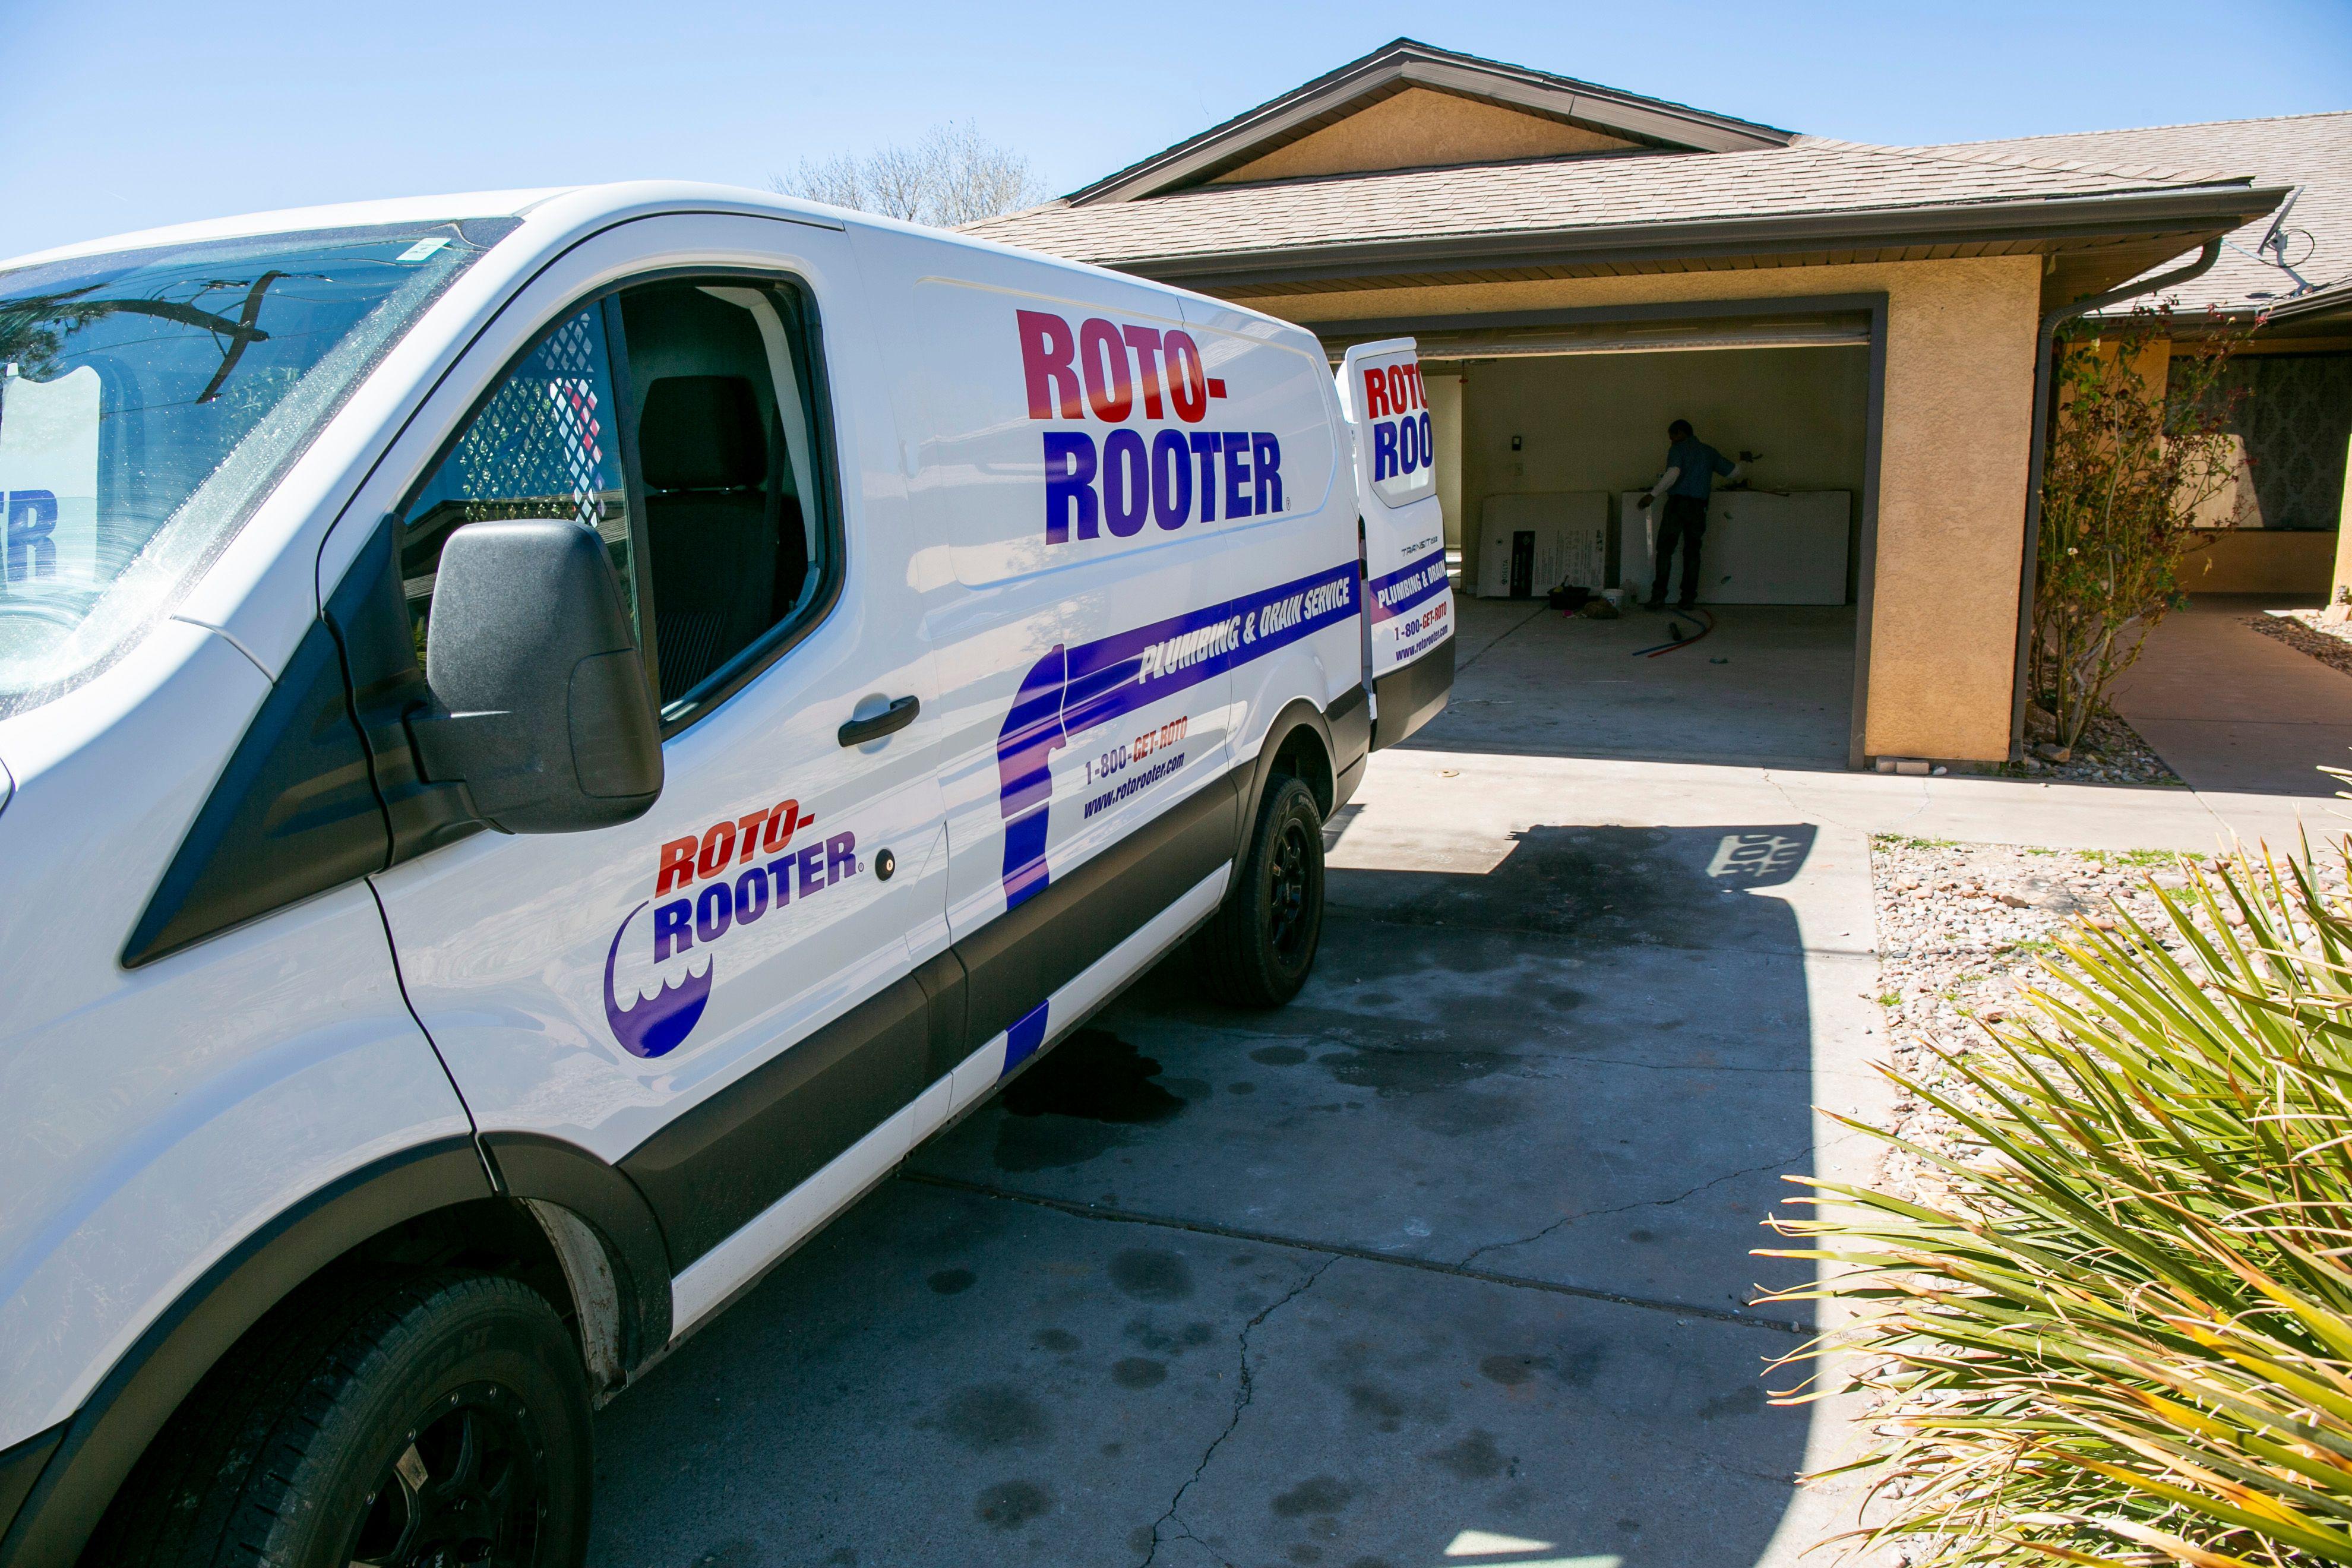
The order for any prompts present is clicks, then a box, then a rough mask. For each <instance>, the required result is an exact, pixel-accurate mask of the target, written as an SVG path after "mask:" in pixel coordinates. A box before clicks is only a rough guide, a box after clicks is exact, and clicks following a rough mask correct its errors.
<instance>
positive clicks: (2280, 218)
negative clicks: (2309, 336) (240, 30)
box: [2230, 185, 2319, 300]
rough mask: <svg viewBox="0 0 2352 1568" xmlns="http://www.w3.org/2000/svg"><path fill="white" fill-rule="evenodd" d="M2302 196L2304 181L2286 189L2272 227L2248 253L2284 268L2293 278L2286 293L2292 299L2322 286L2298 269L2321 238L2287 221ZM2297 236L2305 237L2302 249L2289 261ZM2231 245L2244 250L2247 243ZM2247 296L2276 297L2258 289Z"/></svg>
mask: <svg viewBox="0 0 2352 1568" xmlns="http://www.w3.org/2000/svg"><path fill="white" fill-rule="evenodd" d="M2302 196H2303V187H2302V186H2301V185H2297V186H2295V187H2294V189H2293V190H2291V191H2289V192H2287V194H2286V200H2284V201H2283V202H2281V203H2280V204H2279V209H2278V211H2277V212H2275V213H2273V214H2272V215H2271V226H2270V227H2268V228H2266V229H2264V230H2263V237H2262V238H2260V239H2258V240H2256V241H2254V248H2253V250H2252V252H2249V253H2248V254H2251V255H2252V257H2253V258H2254V259H2255V260H2257V261H2260V262H2262V263H2263V264H2265V265H2266V266H2271V267H2275V268H2278V269H2279V270H2280V271H2281V272H2284V273H2285V274H2286V275H2287V276H2288V277H2290V278H2292V279H2294V289H2291V290H2290V291H2289V292H2288V293H2287V294H2286V296H2285V297H2286V298H2287V299H2290V300H2294V299H2297V298H2300V297H2301V296H2303V295H2305V294H2308V293H2310V292H2311V291H2312V290H2313V289H2316V288H2318V287H2319V285H2318V284H2316V283H2314V282H2312V281H2311V280H2310V279H2307V278H2305V276H2304V275H2303V274H2302V273H2300V272H2297V271H2296V270H2295V268H2297V267H2298V266H2300V265H2302V264H2303V263H2304V262H2306V261H2308V260H2310V259H2311V253H2312V252H2313V251H2314V250H2315V249H2317V248H2318V242H2317V241H2316V240H2315V239H2313V238H2312V237H2311V231H2310V230H2309V229H2307V228H2289V227H2288V226H2287V223H2286V220H2287V215H2288V214H2290V213H2292V212H2294V204H2295V203H2296V202H2297V201H2299V200H2301V199H2302ZM2298 237H2300V238H2301V240H2302V241H2303V249H2302V251H2301V253H2300V254H2298V255H2297V256H2296V257H2295V258H2294V260H2292V261H2290V260H2288V259H2287V251H2288V250H2289V249H2290V248H2292V247H2293V246H2294V242H2295V240H2296V239H2297V238H2298ZM2230 248H2231V249H2232V250H2237V251H2244V250H2245V247H2243V246H2242V245H2236V244H2232V245H2231V247H2230ZM2248 297H2249V298H2250V299H2255V300H2262V299H2270V298H2273V297H2274V296H2272V295H2268V294H2260V293H2258V294H2252V295H2250V296H2248Z"/></svg>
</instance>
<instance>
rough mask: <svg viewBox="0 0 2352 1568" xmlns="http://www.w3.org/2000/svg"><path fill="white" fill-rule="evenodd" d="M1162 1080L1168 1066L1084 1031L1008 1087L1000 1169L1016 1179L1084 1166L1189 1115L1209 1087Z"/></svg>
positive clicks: (999, 1131) (1000, 1127) (1103, 1034)
mask: <svg viewBox="0 0 2352 1568" xmlns="http://www.w3.org/2000/svg"><path fill="white" fill-rule="evenodd" d="M1180 1081H1181V1085H1182V1087H1184V1088H1185V1089H1187V1090H1189V1092H1188V1093H1179V1092H1177V1091H1176V1087H1175V1086H1171V1085H1170V1084H1167V1083H1163V1082H1161V1081H1160V1064H1159V1063H1158V1062H1157V1061H1155V1060H1153V1059H1152V1058H1150V1057H1147V1056H1145V1055H1143V1054H1142V1053H1141V1052H1139V1051H1138V1050H1137V1049H1136V1048H1135V1047H1133V1046H1131V1045H1129V1043H1128V1042H1127V1041H1125V1040H1122V1039H1120V1038H1119V1037H1118V1036H1117V1035H1114V1034H1112V1033H1111V1032H1110V1031H1109V1030H1108V1029H1095V1028H1087V1029H1080V1030H1079V1031H1078V1032H1077V1033H1076V1034H1075V1035H1072V1036H1071V1037H1069V1038H1068V1039H1066V1040H1065V1041H1063V1042H1062V1043H1061V1044H1060V1045H1058V1046H1056V1047H1054V1048H1053V1050H1051V1051H1050V1052H1048V1053H1047V1054H1046V1055H1045V1058H1044V1059H1043V1060H1041V1061H1039V1062H1038V1063H1037V1064H1036V1065H1035V1066H1034V1067H1032V1068H1029V1070H1028V1071H1026V1072H1024V1073H1023V1074H1022V1075H1021V1076H1020V1077H1019V1078H1016V1079H1013V1081H1012V1082H1011V1083H1010V1084H1008V1085H1006V1086H1005V1089H1004V1092H1003V1095H1001V1096H1000V1097H999V1098H998V1103H999V1104H1000V1105H1001V1106H1002V1107H1003V1110H1004V1111H1005V1112H1006V1114H1005V1115H1004V1116H1003V1117H1002V1118H1000V1119H999V1121H998V1122H997V1127H996V1149H995V1152H994V1160H995V1164H996V1168H997V1169H998V1170H1000V1171H1004V1172H1008V1173H1025V1172H1032V1171H1051V1170H1061V1169H1066V1168H1067V1167H1069V1166H1072V1165H1083V1164H1085V1163H1087V1162H1088V1161H1090V1160H1096V1159H1099V1158H1100V1157H1101V1156H1103V1155H1104V1154H1107V1153H1108V1152H1110V1151H1112V1150H1113V1149H1118V1148H1123V1147H1125V1146H1126V1145H1127V1144H1128V1142H1129V1141H1130V1134H1129V1132H1128V1131H1127V1130H1128V1129H1129V1128H1134V1127H1148V1126H1151V1125H1154V1124H1156V1123H1158V1122H1162V1121H1167V1120H1169V1119H1170V1118H1171V1117H1173V1116H1176V1115H1178V1114H1179V1113H1181V1111H1182V1110H1183V1109H1184V1107H1185V1105H1186V1103H1187V1102H1188V1100H1192V1099H1199V1098H1202V1097H1203V1096H1205V1095H1206V1094H1208V1092H1209V1086H1208V1085H1207V1084H1205V1083H1194V1082H1192V1080H1189V1079H1186V1080H1180Z"/></svg>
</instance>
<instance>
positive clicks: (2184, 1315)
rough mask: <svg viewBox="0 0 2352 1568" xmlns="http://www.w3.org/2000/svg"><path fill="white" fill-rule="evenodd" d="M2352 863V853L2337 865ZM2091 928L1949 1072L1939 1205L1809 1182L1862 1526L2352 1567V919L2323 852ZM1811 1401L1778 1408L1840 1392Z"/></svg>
mask: <svg viewBox="0 0 2352 1568" xmlns="http://www.w3.org/2000/svg"><path fill="white" fill-rule="evenodd" d="M2347 853H2352V846H2339V847H2337V850H2336V859H2337V861H2338V863H2339V864H2340V863H2341V860H2342V858H2343V856H2345V855H2346V854H2347ZM2182 865H2183V868H2184V869H2185V870H2186V871H2187V872H2188V878H2187V886H2186V887H2185V888H2181V889H2172V890H2167V889H2158V899H2159V900H2160V905H2161V910H2162V914H2161V918H2159V919H2158V920H2157V921H2154V922H2153V923H2152V925H2143V924H2142V923H2141V922H2139V921H2137V920H2135V919H2133V918H2132V917H2131V916H2130V915H2129V913H2128V912H2127V911H2126V910H2121V909H2120V908H2119V909H2117V910H2116V911H2115V913H2116V919H2115V922H2114V923H2115V926H2116V929H2115V930H2114V931H2099V930H2095V929H2093V928H2092V927H2091V926H2090V925H2088V924H2087V923H2085V924H2082V925H2079V926H2077V927H2076V928H2074V931H2072V933H2071V934H2070V935H2069V936H2068V937H2067V938H2066V939H2065V940H2063V941H2062V942H2060V943H2059V946H2058V950H2057V952H2056V953H2055V954H2054V955H2053V956H2052V957H2051V958H2050V959H2048V960H2047V961H2046V962H2045V965H2044V973H2043V975H2042V979H2041V983H2040V984H2039V985H2038V986H2037V987H2036V988H2035V989H2033V990H2032V991H2031V992H2030V993H2029V1002H2030V1004H2031V1010H2032V1016H2030V1018H2028V1019H2026V1020H2025V1021H2021V1022H2019V1023H2016V1024H2012V1025H2010V1026H1999V1027H1993V1028H1990V1029H1989V1030H1988V1034H1989V1036H1990V1039H1989V1040H1988V1041H1987V1042H1986V1043H1985V1044H1984V1045H1983V1046H1982V1047H1979V1049H1978V1050H1976V1051H1974V1052H1971V1053H1969V1054H1968V1055H1965V1056H1961V1055H1948V1056H1944V1057H1943V1058H1941V1061H1942V1065H1943V1067H1944V1068H1945V1069H1946V1074H1947V1075H1948V1076H1946V1077H1943V1078H1940V1079H1938V1081H1937V1082H1934V1083H1930V1082H1927V1081H1920V1080H1918V1079H1913V1078H1909V1077H1906V1076H1905V1075H1902V1074H1895V1077H1896V1079H1897V1080H1898V1081H1899V1082H1901V1083H1903V1085H1904V1086H1905V1087H1906V1089H1909V1090H1910V1091H1911V1092H1912V1093H1914V1094H1916V1095H1917V1096H1919V1097H1920V1098H1921V1099H1923V1100H1927V1101H1928V1102H1930V1103H1932V1104H1933V1105H1935V1106H1937V1107H1938V1108H1939V1109H1940V1110H1942V1111H1943V1112H1944V1113H1945V1114H1947V1115H1948V1116H1949V1117H1950V1118H1952V1119H1953V1121H1956V1122H1958V1124H1959V1126H1960V1128H1962V1129H1963V1130H1965V1131H1964V1136H1965V1137H1966V1139H1968V1140H1969V1141H1971V1142H1974V1143H1975V1144H1978V1145H1980V1148H1981V1153H1980V1154H1970V1155H1969V1156H1968V1157H1964V1158H1957V1159H1956V1158H1952V1157H1948V1156H1947V1155H1944V1154H1941V1153H1938V1152H1935V1151H1933V1150H1930V1149H1927V1148H1924V1147H1920V1146H1918V1145H1916V1144H1915V1143H1912V1142H1906V1141H1904V1140H1902V1139H1899V1138H1896V1137H1895V1136H1894V1135H1893V1134H1891V1133H1887V1132H1884V1131H1877V1130H1874V1129H1871V1128H1867V1127H1863V1126H1862V1125H1861V1124H1860V1123H1858V1122H1853V1121H1850V1120H1848V1119H1844V1118H1841V1119H1840V1120H1843V1121H1848V1124H1849V1125H1852V1126H1855V1127H1857V1128H1858V1129H1859V1130H1861V1131H1865V1132H1875V1133H1876V1135H1877V1136H1879V1137H1881V1138H1884V1139H1885V1140H1886V1141H1888V1142H1894V1143H1895V1144H1897V1145H1898V1146H1900V1147H1903V1148H1906V1149H1908V1150H1910V1151H1911V1152H1913V1153H1914V1154H1916V1155H1917V1156H1918V1157H1919V1158H1921V1159H1923V1160H1926V1161H1927V1162H1929V1163H1932V1164H1933V1165H1936V1166H1937V1167H1940V1169H1941V1171H1942V1173H1943V1174H1944V1176H1945V1177H1946V1178H1947V1179H1948V1182H1949V1183H1950V1184H1951V1194H1952V1195H1951V1196H1950V1197H1949V1198H1948V1199H1946V1200H1942V1201H1941V1203H1940V1206H1937V1205H1926V1204H1920V1203H1913V1202H1908V1201H1906V1200H1904V1199H1902V1198H1900V1197H1896V1196H1893V1195H1890V1194H1885V1193H1881V1192H1874V1191H1870V1190H1866V1189H1864V1188H1859V1187H1853V1186H1841V1185H1837V1184H1830V1183H1825V1182H1809V1185H1810V1186H1811V1188H1812V1189H1813V1192H1814V1195H1813V1196H1811V1197H1810V1198H1807V1199H1801V1200H1799V1201H1800V1202H1804V1203H1809V1204H1811V1205H1814V1210H1813V1217H1810V1218H1802V1219H1780V1220H1776V1221H1775V1226H1776V1228H1777V1229H1778V1230H1779V1231H1780V1234H1782V1235H1783V1236H1785V1237H1792V1238H1799V1239H1801V1240H1802V1241H1803V1242H1805V1243H1806V1244H1807V1245H1805V1246H1803V1247H1790V1248H1778V1249H1773V1250H1772V1251H1771V1252H1769V1256H1773V1257H1781V1258H1814V1259H1819V1260H1822V1261H1823V1262H1824V1263H1825V1264H1827V1265H1828V1266H1829V1267H1828V1268H1826V1269H1825V1270H1824V1279H1823V1280H1822V1282H1821V1283H1820V1284H1818V1285H1815V1286H1810V1287H1806V1288H1803V1289H1792V1290H1790V1291H1786V1292H1783V1293H1781V1294H1780V1296H1779V1297H1776V1298H1775V1299H1776V1300H1796V1299H1807V1298H1813V1297H1821V1296H1836V1297H1840V1298H1843V1299H1844V1300H1848V1301H1851V1302H1853V1303H1855V1306H1856V1314H1855V1320H1854V1321H1853V1324H1852V1325H1851V1326H1850V1327H1848V1328H1847V1329H1845V1330H1843V1331H1841V1332H1839V1333H1838V1334H1837V1335H1836V1336H1835V1339H1836V1341H1837V1343H1836V1344H1835V1345H1832V1344H1831V1343H1830V1342H1828V1341H1827V1340H1823V1341H1818V1342H1815V1343H1813V1344H1812V1345H1810V1346H1808V1347H1807V1348H1806V1349H1805V1350H1804V1351H1802V1352H1799V1354H1798V1355H1797V1356H1796V1357H1792V1358H1790V1359H1791V1360H1793V1361H1801V1360H1805V1359H1808V1358H1818V1357H1823V1356H1827V1355H1830V1354H1832V1352H1834V1353H1835V1354H1837V1355H1839V1356H1841V1357H1852V1358H1853V1360H1852V1361H1851V1362H1849V1363H1843V1364H1850V1365H1856V1366H1859V1367H1860V1368H1861V1369H1862V1370H1861V1371H1859V1372H1858V1373H1854V1374H1853V1379H1852V1382H1853V1384H1854V1385H1858V1386H1860V1387H1862V1388H1864V1389H1866V1390H1868V1391H1870V1392H1871V1393H1872V1394H1874V1395H1875V1396H1876V1398H1877V1401H1878V1408H1877V1411H1876V1414H1875V1416H1874V1422H1875V1426H1874V1431H1875V1432H1876V1433H1877V1434H1878V1436H1877V1437H1876V1438H1875V1440H1874V1445H1873V1447H1871V1448H1870V1449H1869V1450H1868V1451H1867V1453H1866V1455H1865V1457H1864V1458H1862V1459H1861V1460H1860V1461H1858V1463H1857V1464H1855V1465H1851V1466H1847V1467H1844V1469H1845V1470H1847V1471H1853V1470H1857V1469H1858V1470H1861V1471H1863V1472H1864V1474H1865V1475H1866V1476H1867V1477H1868V1479H1870V1481H1871V1493H1872V1503H1873V1506H1872V1509H1871V1510H1870V1512H1869V1513H1868V1515H1867V1516H1866V1517H1867V1518H1868V1519H1869V1521H1870V1522H1869V1523H1868V1525H1867V1527H1866V1528H1865V1529H1864V1530H1862V1531H1859V1532H1858V1533H1859V1534H1860V1535H1861V1536H1862V1537H1863V1538H1864V1541H1865V1542H1883V1541H1887V1540H1891V1539H1893V1538H1897V1537H1901V1538H1906V1540H1905V1545H1906V1549H1907V1552H1908V1555H1909V1556H1910V1558H1911V1560H1912V1561H1913V1562H1914V1563H1923V1564H1937V1565H1943V1564H1963V1563H1965V1564H1981V1563H2046V1562H2048V1561H2050V1560H2053V1559H2055V1560H2058V1561H2061V1562H2068V1563H2166V1562H2172V1563H2193V1564H2199V1565H2200V1568H2204V1565H2211V1568H2239V1565H2241V1564H2245V1565H2253V1564H2271V1565H2275V1564H2288V1563H2294V1564H2301V1563H2352V1263H2348V1262H2347V1250H2352V919H2347V917H2348V916H2352V910H2347V909H2346V908H2345V907H2344V905H2343V904H2342V902H2341V901H2340V900H2339V899H2337V898H2336V897H2334V896H2333V895H2331V894H2330V893H2329V892H2328V891H2326V889H2324V888H2323V885H2322V879H2321V878H2320V876H2319V874H2318V871H2317V868H2316V865H2315V858H2314V857H2313V855H2312V852H2311V847H2310V845H2309V843H2308V842H2307V841H2306V842H2305V845H2304V846H2303V848H2302V852H2301V853H2300V854H2299V855H2297V856H2294V857H2291V858H2286V859H2285V860H2284V861H2280V860H2275V859H2273V858H2269V857H2268V856H2267V855H2264V856H2260V857H2256V856H2252V855H2243V854H2242V855H2240V856H2238V857H2236V858H2232V859H2230V860H2227V861H2221V862H2217V863H2216V864H2215V865H2214V867H2212V868H2200V867H2197V866H2195V865H2192V864H2190V863H2189V862H2186V861H2184V862H2183V863H2182ZM1819 1396H1820V1394H1819V1392H1809V1391H1807V1390H1806V1389H1802V1388H1801V1389H1798V1390H1794V1391H1790V1392H1789V1393H1787V1394H1783V1395H1782V1396H1781V1397H1782V1398H1783V1400H1784V1401H1786V1402H1792V1403H1793V1402H1801V1401H1803V1400H1805V1399H1809V1398H1814V1397H1819Z"/></svg>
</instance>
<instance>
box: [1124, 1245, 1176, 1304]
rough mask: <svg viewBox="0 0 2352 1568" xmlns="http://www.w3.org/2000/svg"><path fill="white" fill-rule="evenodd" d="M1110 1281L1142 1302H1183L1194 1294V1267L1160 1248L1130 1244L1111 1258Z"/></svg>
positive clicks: (1126, 1293)
mask: <svg viewBox="0 0 2352 1568" xmlns="http://www.w3.org/2000/svg"><path fill="white" fill-rule="evenodd" d="M1110 1282H1111V1283H1112V1284H1113V1285H1116V1286H1117V1287H1118V1289H1119V1290H1120V1292H1121V1293H1122V1294H1124V1295H1128V1296H1132V1297H1134V1298H1135V1299H1136V1300H1139V1301H1181V1300H1184V1299H1185V1298H1186V1297H1187V1296H1190V1295H1191V1294H1192V1265H1191V1264H1189V1263H1186V1262H1185V1261H1184V1260H1183V1258H1180V1257H1178V1256H1177V1255H1176V1254H1175V1253H1172V1252H1165V1251H1162V1250H1160V1248H1158V1247H1129V1248H1127V1249H1126V1250H1125V1251H1123V1252H1120V1253H1118V1254H1117V1255H1116V1256H1114V1257H1113V1258H1111V1260H1110Z"/></svg>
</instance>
